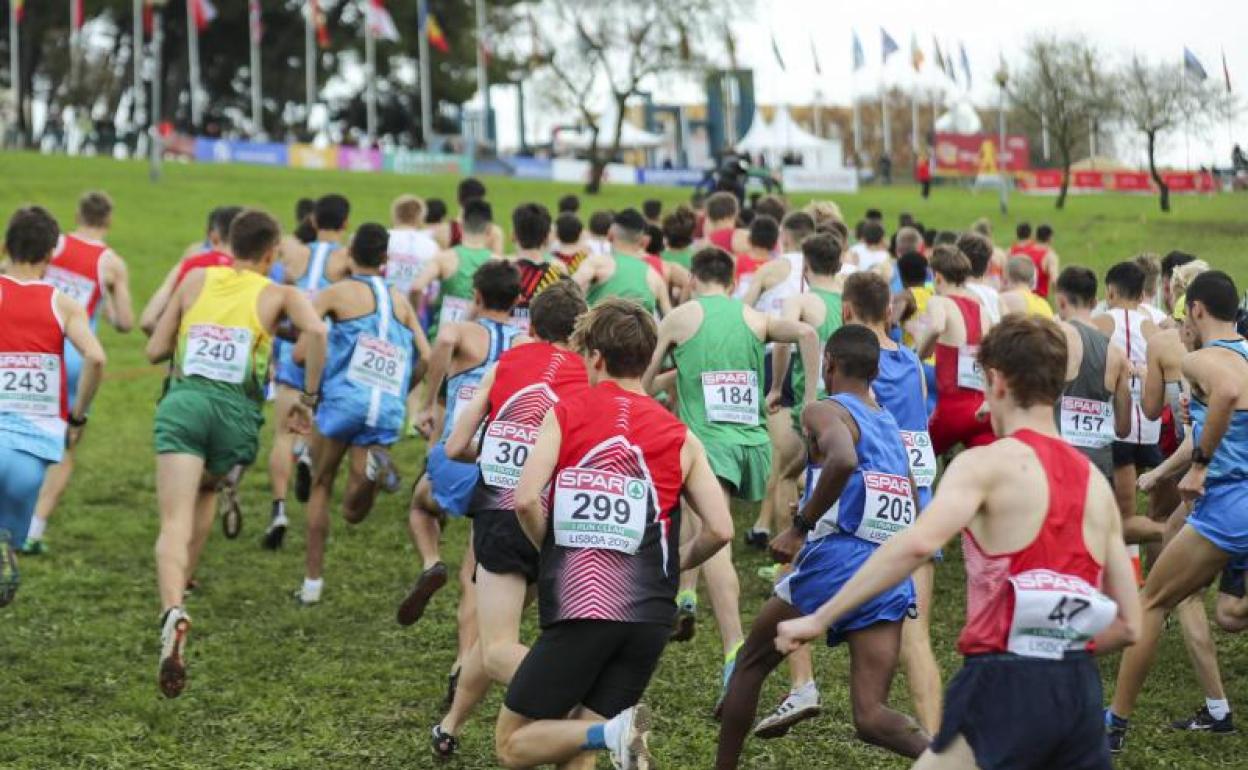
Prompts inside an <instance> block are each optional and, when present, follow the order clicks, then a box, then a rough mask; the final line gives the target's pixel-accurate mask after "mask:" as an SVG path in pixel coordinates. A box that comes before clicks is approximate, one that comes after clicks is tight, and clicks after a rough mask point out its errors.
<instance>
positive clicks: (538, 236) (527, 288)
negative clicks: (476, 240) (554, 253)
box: [504, 203, 568, 334]
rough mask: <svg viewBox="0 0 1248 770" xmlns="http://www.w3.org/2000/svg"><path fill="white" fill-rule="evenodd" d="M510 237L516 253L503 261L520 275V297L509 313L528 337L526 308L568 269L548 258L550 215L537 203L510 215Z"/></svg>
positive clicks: (517, 209)
mask: <svg viewBox="0 0 1248 770" xmlns="http://www.w3.org/2000/svg"><path fill="white" fill-rule="evenodd" d="M511 237H512V238H513V239H514V240H515V242H516V253H515V254H514V255H511V256H507V257H504V259H506V260H507V261H509V262H511V263H512V264H514V265H515V266H516V268H517V269H518V270H519V271H520V297H519V299H517V300H516V306H515V307H514V308H512V310H511V322H512V324H513V325H514V326H515V327H516V328H517V329H519V330H520V331H521V332H522V333H524V334H528V333H529V304H530V303H531V302H532V301H533V298H534V297H536V296H537V294H538V292H541V291H542V290H544V289H546V288H548V287H549V286H551V285H552V284H554V283H555V282H557V281H559V280H560V279H561V278H565V277H567V275H568V268H567V266H566V265H564V264H563V263H562V262H560V261H559V260H558V259H555V258H552V257H551V256H550V252H549V250H548V249H547V248H546V247H547V244H548V243H549V242H550V212H549V211H548V210H547V209H546V207H545V206H543V205H541V204H540V203H522V204H520V205H519V206H516V208H515V209H514V210H513V211H512V212H511Z"/></svg>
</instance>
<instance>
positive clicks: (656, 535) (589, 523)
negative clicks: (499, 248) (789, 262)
mask: <svg viewBox="0 0 1248 770" xmlns="http://www.w3.org/2000/svg"><path fill="white" fill-rule="evenodd" d="M725 259H726V257H725ZM695 263H696V259H695ZM655 337H656V334H655V325H654V321H653V319H652V318H651V317H650V315H649V314H648V313H646V312H645V311H644V310H643V309H641V308H639V307H638V306H637V305H636V304H635V303H631V302H628V301H626V300H621V299H608V300H605V301H604V302H602V303H601V304H599V305H598V306H597V307H595V308H594V309H593V310H591V311H590V312H589V313H588V314H587V315H586V316H585V317H584V318H583V319H582V320H581V322H580V323H579V324H578V325H577V331H576V334H575V336H574V345H575V346H576V347H577V348H578V349H579V350H580V351H581V353H582V355H583V356H585V358H586V360H587V362H588V369H589V379H590V383H591V385H592V386H593V387H591V388H589V389H587V390H586V391H584V392H583V393H582V394H581V395H579V396H574V397H571V398H569V399H568V400H566V401H561V402H560V403H558V404H556V405H555V406H554V408H553V409H551V410H550V411H549V412H548V413H547V415H546V417H545V419H544V420H543V422H542V427H541V429H540V431H539V432H538V437H537V442H536V444H535V446H534V448H533V453H532V454H531V455H530V456H529V460H528V462H527V463H526V464H525V467H524V471H523V472H522V473H521V476H520V481H519V485H518V487H517V489H516V492H515V501H516V515H517V517H518V518H519V520H520V525H521V526H522V527H523V528H524V531H525V532H526V533H527V534H528V536H529V540H530V541H531V542H533V543H534V544H536V545H538V546H539V547H540V548H541V562H540V563H541V571H540V574H539V576H538V609H539V614H540V619H541V626H542V633H541V635H540V636H539V637H538V639H537V641H536V642H535V643H534V645H533V649H532V650H530V651H529V653H528V655H526V656H525V658H524V660H523V662H522V663H521V664H520V667H519V668H518V669H517V670H516V673H515V677H514V678H513V679H512V681H511V685H510V686H509V687H508V690H507V697H506V700H505V701H504V706H503V709H502V710H501V712H500V713H499V716H498V725H497V728H496V731H495V744H496V748H497V754H498V759H499V762H500V763H501V764H502V765H503V766H505V767H508V768H528V767H535V766H537V765H542V764H559V765H562V766H565V767H578V768H585V767H593V763H594V757H593V755H592V754H590V755H589V756H582V755H583V754H585V753H586V752H596V751H602V750H607V751H609V752H610V753H611V758H612V760H613V761H614V763H615V766H616V767H620V768H625V770H632V769H634V768H636V769H638V770H644V769H645V768H649V767H652V765H651V762H650V753H649V749H648V747H647V733H648V731H649V728H650V714H649V710H648V709H646V707H645V706H639V705H638V701H639V700H640V698H641V696H642V693H643V692H644V691H645V689H646V685H647V684H648V683H649V680H650V677H651V675H652V674H653V672H654V670H655V668H656V667H657V665H658V662H659V656H660V655H661V654H662V652H663V648H664V646H665V645H666V643H667V637H668V633H669V632H670V629H671V626H672V619H673V614H674V613H673V610H674V607H675V604H674V601H673V600H674V599H675V595H676V582H677V576H678V575H679V574H680V571H681V570H682V569H686V570H687V569H691V568H693V567H696V566H697V565H698V564H700V563H702V562H704V561H705V560H706V559H708V558H709V557H711V555H712V554H715V553H716V552H718V551H720V550H721V549H723V547H724V546H725V545H726V544H728V543H730V542H731V541H732V518H731V515H730V514H729V512H728V506H727V504H726V501H725V499H724V498H723V496H722V495H721V494H720V492H719V490H718V489H717V488H716V483H715V477H714V475H713V473H712V471H711V469H710V467H709V465H708V464H707V460H706V455H705V454H704V453H703V451H702V447H701V442H699V441H698V438H697V436H696V435H694V434H693V433H692V432H690V431H689V430H687V429H686V428H685V426H684V425H681V423H680V421H679V420H677V419H676V418H675V417H673V416H672V415H671V413H669V412H668V411H667V410H666V409H664V408H663V407H662V406H660V405H659V404H658V403H656V402H655V401H654V400H653V399H651V398H650V397H648V396H647V395H646V390H645V388H644V386H643V385H642V380H641V377H642V374H643V372H644V371H645V370H646V364H647V363H648V362H650V361H651V360H653V355H654V353H655V352H656V347H655V341H656V340H655ZM548 485H549V487H550V492H549V493H548V492H547V491H546V488H547V486H548ZM682 496H683V497H684V498H685V499H686V500H688V501H689V504H690V510H691V511H692V512H693V514H694V515H695V516H696V517H697V518H698V519H699V520H700V521H701V523H702V526H701V528H700V531H699V533H698V535H697V536H696V537H695V538H693V539H692V540H690V541H687V542H686V543H685V545H684V547H678V545H679V544H680V541H681V529H682V524H684V522H683V521H682V518H683V517H682V514H681V506H680V499H681V497H682ZM547 503H548V504H549V508H550V513H549V515H548V514H547V513H546V509H547ZM565 763H566V764H565Z"/></svg>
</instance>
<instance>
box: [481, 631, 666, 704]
mask: <svg viewBox="0 0 1248 770" xmlns="http://www.w3.org/2000/svg"><path fill="white" fill-rule="evenodd" d="M671 633H672V626H671V624H659V623H620V622H617V621H608V620H566V621H563V622H562V623H556V624H554V625H553V626H550V627H548V628H545V629H543V630H542V633H541V636H539V637H537V641H536V642H535V643H534V644H533V649H531V650H529V654H528V655H526V656H525V658H524V661H523V662H522V663H521V664H520V668H518V669H517V670H516V675H515V676H514V677H513V678H512V680H511V686H510V687H508V688H507V698H506V700H505V701H504V703H506V705H507V708H509V709H511V710H512V711H514V712H515V713H517V714H519V715H520V716H522V717H525V718H527V719H533V720H538V719H564V718H566V717H567V716H568V714H569V713H570V712H571V711H572V709H574V708H576V707H577V706H584V707H586V708H588V709H589V710H590V711H592V712H594V713H595V714H598V715H600V716H603V717H606V718H607V719H610V718H611V717H613V716H615V715H616V714H618V713H620V712H621V711H623V710H624V709H627V708H630V707H632V706H635V705H637V703H638V701H640V700H641V696H642V694H643V693H644V692H645V691H646V685H648V684H649V683H650V677H651V675H653V674H654V669H655V668H656V667H657V666H658V665H659V657H660V656H661V655H662V654H663V648H664V646H666V645H667V638H668V637H669V636H670V635H671Z"/></svg>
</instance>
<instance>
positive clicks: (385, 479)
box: [364, 449, 403, 495]
mask: <svg viewBox="0 0 1248 770" xmlns="http://www.w3.org/2000/svg"><path fill="white" fill-rule="evenodd" d="M364 476H365V478H367V479H368V480H369V481H376V482H377V483H379V484H380V485H381V491H383V492H386V493H388V494H391V495H392V494H394V493H395V492H398V491H399V489H400V488H401V487H402V486H403V479H402V477H400V476H399V469H398V468H397V467H396V466H395V464H394V460H393V459H391V457H390V453H389V452H387V451H386V450H384V449H370V450H368V460H367V462H366V464H365V466H364Z"/></svg>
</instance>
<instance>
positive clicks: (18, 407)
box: [0, 353, 61, 417]
mask: <svg viewBox="0 0 1248 770" xmlns="http://www.w3.org/2000/svg"><path fill="white" fill-rule="evenodd" d="M0 412H9V413H11V414H23V415H29V416H32V417H59V416H60V414H61V359H60V358H59V357H58V356H55V355H52V354H51V353H0Z"/></svg>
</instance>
